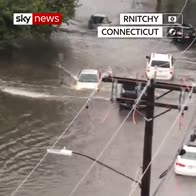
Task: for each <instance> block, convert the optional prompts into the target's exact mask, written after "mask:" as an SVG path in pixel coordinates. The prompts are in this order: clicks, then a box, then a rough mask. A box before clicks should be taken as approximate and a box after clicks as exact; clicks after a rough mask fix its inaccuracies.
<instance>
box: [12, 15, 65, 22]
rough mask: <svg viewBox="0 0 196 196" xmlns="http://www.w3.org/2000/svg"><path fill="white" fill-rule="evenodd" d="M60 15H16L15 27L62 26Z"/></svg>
mask: <svg viewBox="0 0 196 196" xmlns="http://www.w3.org/2000/svg"><path fill="white" fill-rule="evenodd" d="M61 23H62V14H60V13H14V15H13V24H14V25H60V24H61Z"/></svg>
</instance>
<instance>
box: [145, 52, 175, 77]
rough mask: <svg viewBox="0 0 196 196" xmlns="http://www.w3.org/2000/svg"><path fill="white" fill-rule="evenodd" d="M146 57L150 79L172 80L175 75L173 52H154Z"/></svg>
mask: <svg viewBox="0 0 196 196" xmlns="http://www.w3.org/2000/svg"><path fill="white" fill-rule="evenodd" d="M146 58H147V64H146V76H147V78H148V79H152V78H154V79H158V80H171V79H172V78H173V77H174V58H173V56H172V55H171V54H158V53H152V54H151V55H150V56H146Z"/></svg>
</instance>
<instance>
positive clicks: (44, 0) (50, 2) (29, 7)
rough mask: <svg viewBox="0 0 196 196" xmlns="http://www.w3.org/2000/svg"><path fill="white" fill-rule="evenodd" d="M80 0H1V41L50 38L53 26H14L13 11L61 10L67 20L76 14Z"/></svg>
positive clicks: (64, 19) (11, 41)
mask: <svg viewBox="0 0 196 196" xmlns="http://www.w3.org/2000/svg"><path fill="white" fill-rule="evenodd" d="M77 3H78V0H33V1H32V0H0V10H1V11H0V43H1V45H2V44H3V43H6V44H7V43H9V44H11V43H13V41H14V40H16V39H21V38H22V39H23V38H49V37H50V34H51V32H52V31H54V30H55V28H54V27H52V26H14V25H13V13H17V12H18V13H33V12H49V13H54V12H60V13H62V15H63V21H64V22H66V21H67V20H68V19H69V18H72V17H73V16H74V12H75V7H76V6H77Z"/></svg>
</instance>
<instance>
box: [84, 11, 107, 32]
mask: <svg viewBox="0 0 196 196" xmlns="http://www.w3.org/2000/svg"><path fill="white" fill-rule="evenodd" d="M110 23H111V21H110V20H109V18H108V17H107V16H106V15H104V14H93V15H92V16H91V17H90V19H89V22H88V28H89V29H97V27H98V26H108V25H110Z"/></svg>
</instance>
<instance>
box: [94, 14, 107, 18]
mask: <svg viewBox="0 0 196 196" xmlns="http://www.w3.org/2000/svg"><path fill="white" fill-rule="evenodd" d="M92 16H94V17H103V18H105V17H107V16H106V15H105V14H93V15H92Z"/></svg>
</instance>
